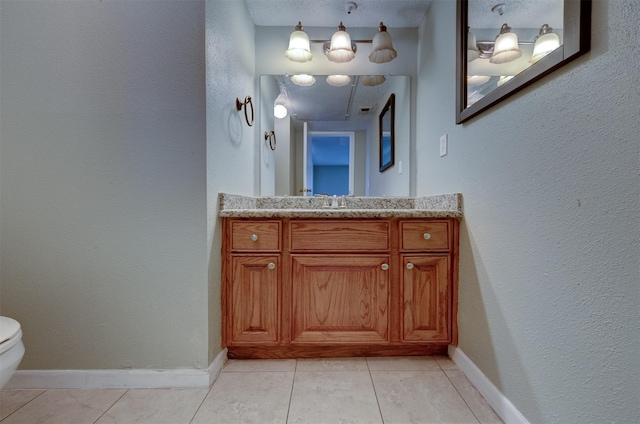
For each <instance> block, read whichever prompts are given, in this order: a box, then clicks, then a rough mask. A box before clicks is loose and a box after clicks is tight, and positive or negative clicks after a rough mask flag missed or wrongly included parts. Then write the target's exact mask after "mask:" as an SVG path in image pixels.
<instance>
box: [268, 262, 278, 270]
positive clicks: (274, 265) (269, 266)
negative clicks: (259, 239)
mask: <svg viewBox="0 0 640 424" xmlns="http://www.w3.org/2000/svg"><path fill="white" fill-rule="evenodd" d="M267 268H269V269H276V264H274V263H273V262H269V265H267Z"/></svg>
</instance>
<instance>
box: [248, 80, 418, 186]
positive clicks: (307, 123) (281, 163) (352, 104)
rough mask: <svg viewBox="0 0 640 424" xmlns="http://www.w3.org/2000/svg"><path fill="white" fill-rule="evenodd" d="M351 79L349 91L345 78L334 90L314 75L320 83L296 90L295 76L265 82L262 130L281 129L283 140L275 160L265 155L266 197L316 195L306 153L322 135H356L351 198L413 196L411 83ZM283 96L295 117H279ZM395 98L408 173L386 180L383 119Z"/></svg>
mask: <svg viewBox="0 0 640 424" xmlns="http://www.w3.org/2000/svg"><path fill="white" fill-rule="evenodd" d="M347 77H348V78H349V81H348V82H347V84H345V85H341V83H340V79H339V78H335V79H336V81H331V82H332V83H333V84H335V85H330V84H329V83H328V82H327V78H328V76H327V75H313V78H314V79H315V82H314V83H313V84H312V85H309V86H303V85H297V84H295V83H294V82H293V81H292V78H291V76H290V75H262V76H261V77H260V98H261V102H260V108H261V109H260V112H259V113H260V120H261V125H262V126H263V127H264V128H265V131H266V130H270V129H273V128H275V129H276V133H277V134H278V149H276V151H275V152H273V154H271V153H270V150H269V149H266V150H265V149H264V148H263V149H261V150H262V151H261V157H262V158H261V175H260V185H261V194H262V195H273V194H275V195H313V193H315V192H316V190H314V189H313V187H311V185H310V184H309V180H310V179H309V177H308V175H309V174H308V172H305V169H307V170H308V169H309V162H308V160H309V158H305V156H304V151H305V148H309V147H310V146H309V144H308V141H309V139H310V135H311V134H314V133H318V132H323V133H331V132H333V133H342V134H344V133H346V132H352V133H353V134H354V140H355V141H354V147H353V152H354V158H353V160H352V161H351V162H353V167H354V169H352V170H350V171H349V172H350V175H351V172H353V174H354V176H353V191H351V189H350V193H349V194H354V195H356V196H365V195H398V196H401V195H408V193H409V175H410V174H409V173H410V166H409V149H410V115H411V113H410V103H411V99H410V97H411V94H410V77H408V76H389V75H378V76H365V75H348V76H347ZM330 80H331V79H330ZM280 93H285V95H286V98H287V99H286V105H287V106H286V107H287V109H288V112H289V113H288V114H287V116H286V118H285V119H277V118H274V116H273V102H274V99H275V98H276V97H277V96H278V95H279V94H280ZM391 93H396V98H395V103H396V110H400V113H401V114H402V115H401V116H402V118H401V122H397V125H396V127H397V128H396V131H395V135H394V139H395V152H394V153H395V162H396V163H398V160H400V161H402V160H403V159H404V172H403V173H400V174H398V173H388V172H387V173H384V177H382V174H379V172H378V162H379V154H378V146H379V127H378V125H379V122H378V118H379V114H380V111H381V109H382V107H383V106H384V105H385V103H386V102H387V100H388V99H389V96H390V95H391ZM398 128H399V129H398ZM325 135H326V134H325ZM305 140H306V141H307V142H305ZM288 141H290V142H289V144H287V143H288ZM382 178H384V179H386V181H382V180H381V179H382ZM396 180H397V181H396ZM289 182H290V183H291V184H292V186H291V187H290V186H289V185H288V183H289ZM274 186H275V189H273V187H274ZM322 192H325V191H322Z"/></svg>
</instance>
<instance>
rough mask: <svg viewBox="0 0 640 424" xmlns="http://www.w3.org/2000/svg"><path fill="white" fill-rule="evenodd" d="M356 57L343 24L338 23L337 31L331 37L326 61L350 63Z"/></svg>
mask: <svg viewBox="0 0 640 424" xmlns="http://www.w3.org/2000/svg"><path fill="white" fill-rule="evenodd" d="M355 56H356V53H355V51H354V49H353V47H352V43H351V36H349V33H348V32H347V28H345V26H344V24H343V23H342V22H340V25H338V30H337V31H336V32H335V33H334V34H333V36H331V44H330V45H329V51H328V52H327V59H329V60H330V61H332V62H336V63H344V62H349V61H351V60H352V59H353V58H354V57H355Z"/></svg>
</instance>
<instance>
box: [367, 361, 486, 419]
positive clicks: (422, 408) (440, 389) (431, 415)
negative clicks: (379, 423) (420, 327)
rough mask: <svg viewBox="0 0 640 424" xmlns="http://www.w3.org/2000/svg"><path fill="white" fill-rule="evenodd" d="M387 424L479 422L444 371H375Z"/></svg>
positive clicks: (379, 399) (379, 400)
mask: <svg viewBox="0 0 640 424" xmlns="http://www.w3.org/2000/svg"><path fill="white" fill-rule="evenodd" d="M371 377H372V378H373V383H374V386H375V389H376V394H377V397H378V403H379V405H380V410H381V411H382V417H383V418H384V422H385V424H391V423H402V424H408V423H447V424H452V423H457V424H463V423H475V424H477V423H478V421H477V420H476V418H475V416H474V415H473V413H471V410H470V409H469V408H468V407H467V405H466V404H465V403H464V401H463V400H462V398H461V397H460V395H459V394H458V392H457V391H456V389H455V388H454V387H453V384H451V382H450V381H449V379H448V378H447V376H446V375H445V374H444V372H442V371H371Z"/></svg>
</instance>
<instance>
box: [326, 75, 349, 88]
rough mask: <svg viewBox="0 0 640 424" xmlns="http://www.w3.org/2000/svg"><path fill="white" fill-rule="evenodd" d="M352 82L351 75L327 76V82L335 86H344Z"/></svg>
mask: <svg viewBox="0 0 640 424" xmlns="http://www.w3.org/2000/svg"><path fill="white" fill-rule="evenodd" d="M350 82H351V77H350V76H349V75H329V76H328V77H327V84H329V85H332V86H334V87H342V86H344V85H347V84H349V83H350Z"/></svg>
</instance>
